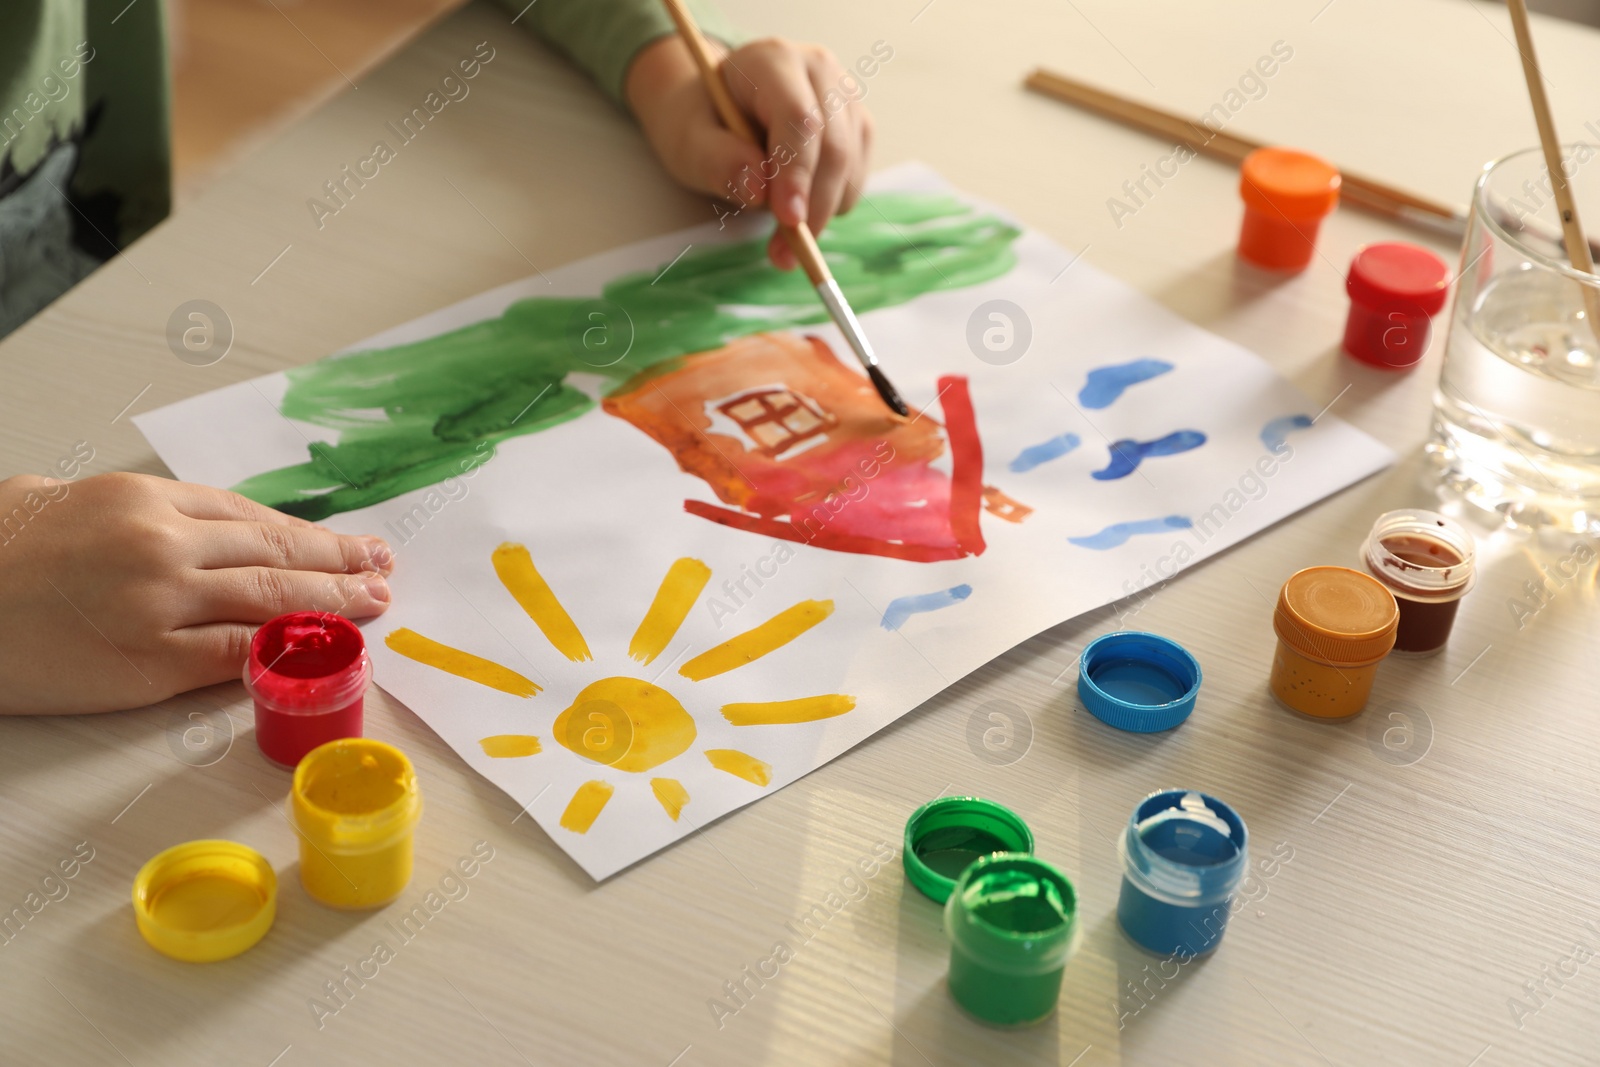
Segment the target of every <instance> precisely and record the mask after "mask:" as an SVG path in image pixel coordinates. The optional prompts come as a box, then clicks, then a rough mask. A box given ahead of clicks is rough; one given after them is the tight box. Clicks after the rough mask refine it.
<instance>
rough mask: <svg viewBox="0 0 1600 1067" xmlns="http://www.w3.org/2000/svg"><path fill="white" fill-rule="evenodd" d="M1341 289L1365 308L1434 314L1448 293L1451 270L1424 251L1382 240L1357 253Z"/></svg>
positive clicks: (1441, 305)
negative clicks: (1395, 309)
mask: <svg viewBox="0 0 1600 1067" xmlns="http://www.w3.org/2000/svg"><path fill="white" fill-rule="evenodd" d="M1344 287H1345V291H1346V292H1348V293H1349V294H1350V299H1351V300H1354V301H1356V302H1357V303H1359V304H1363V305H1365V306H1367V307H1376V308H1399V309H1404V310H1407V311H1420V312H1422V313H1423V314H1425V315H1437V314H1438V313H1439V309H1441V308H1443V307H1444V302H1445V298H1446V297H1447V296H1448V295H1449V293H1450V268H1449V267H1448V266H1446V265H1445V262H1444V260H1442V259H1440V258H1439V257H1438V256H1436V255H1434V254H1433V253H1432V252H1430V251H1428V250H1427V249H1426V248H1418V247H1417V246H1416V245H1412V244H1406V243H1405V242H1404V241H1385V242H1383V243H1382V244H1375V245H1367V247H1365V248H1363V249H1362V250H1361V251H1359V252H1357V253H1356V257H1355V258H1354V259H1352V260H1351V261H1350V274H1349V277H1347V278H1346V279H1345V283H1344Z"/></svg>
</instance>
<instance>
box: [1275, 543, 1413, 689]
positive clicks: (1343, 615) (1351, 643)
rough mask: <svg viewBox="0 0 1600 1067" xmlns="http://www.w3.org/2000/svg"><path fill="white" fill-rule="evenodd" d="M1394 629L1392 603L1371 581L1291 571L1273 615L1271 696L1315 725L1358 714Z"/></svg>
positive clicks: (1338, 572)
mask: <svg viewBox="0 0 1600 1067" xmlns="http://www.w3.org/2000/svg"><path fill="white" fill-rule="evenodd" d="M1399 625H1400V609H1399V607H1398V606H1397V605H1396V604H1395V600H1394V595H1393V594H1392V593H1390V592H1389V590H1388V589H1387V588H1385V586H1384V585H1383V583H1382V582H1380V581H1378V580H1377V579H1376V578H1374V577H1372V576H1371V575H1369V574H1363V573H1361V572H1360V571H1355V570H1351V569H1350V568H1349V567H1307V568H1306V569H1305V570H1302V571H1296V572H1295V573H1294V574H1292V575H1290V576H1289V580H1288V581H1286V582H1284V583H1283V589H1282V590H1281V591H1279V593H1278V606H1277V610H1276V611H1274V612H1273V615H1272V628H1273V630H1274V631H1275V632H1276V633H1277V635H1278V650H1277V653H1276V654H1275V655H1274V656H1273V658H1272V675H1271V678H1270V680H1269V682H1268V685H1269V687H1270V688H1271V690H1272V695H1273V696H1274V697H1276V698H1277V699H1278V701H1279V703H1281V704H1283V705H1284V706H1285V707H1287V708H1289V709H1291V710H1293V711H1298V712H1302V713H1304V714H1306V715H1312V716H1315V717H1316V718H1319V719H1345V718H1349V717H1350V716H1351V715H1355V714H1357V713H1358V712H1360V711H1361V709H1362V708H1364V707H1366V705H1367V697H1368V696H1369V695H1370V694H1371V692H1372V680H1373V677H1374V676H1375V675H1376V674H1377V673H1378V664H1379V663H1380V662H1382V661H1383V658H1384V657H1385V656H1387V655H1388V654H1389V650H1390V649H1391V648H1393V647H1394V638H1395V630H1396V628H1397V627H1398V626H1399Z"/></svg>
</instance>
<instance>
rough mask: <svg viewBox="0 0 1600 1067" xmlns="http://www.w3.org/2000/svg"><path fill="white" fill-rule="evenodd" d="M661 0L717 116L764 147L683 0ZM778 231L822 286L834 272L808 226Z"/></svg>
mask: <svg viewBox="0 0 1600 1067" xmlns="http://www.w3.org/2000/svg"><path fill="white" fill-rule="evenodd" d="M662 2H663V3H664V4H666V6H667V13H668V14H669V15H671V16H672V21H673V22H674V23H676V24H677V27H678V36H680V37H682V38H683V43H684V44H686V45H688V46H689V54H690V55H692V56H694V62H695V65H696V66H698V67H699V68H700V80H701V81H702V82H704V83H705V87H706V92H708V93H710V94H711V103H712V104H713V105H715V107H716V109H717V117H718V118H720V119H721V120H722V124H723V125H724V126H726V127H728V129H729V130H731V131H732V132H733V133H734V134H735V135H736V136H738V137H740V138H743V139H744V140H745V141H747V142H749V143H750V144H753V145H755V146H756V148H758V149H761V148H765V146H764V145H763V144H762V143H761V138H760V137H759V136H757V135H756V131H755V127H753V126H751V125H750V120H749V119H748V118H746V117H745V113H744V112H743V111H741V110H739V105H738V104H736V103H734V102H733V94H732V93H730V92H728V83H727V81H726V80H725V79H724V77H723V74H722V64H721V63H720V62H719V61H718V60H717V58H716V57H715V56H713V55H712V54H711V45H710V44H709V43H707V41H706V37H705V34H703V33H701V32H700V27H699V26H698V25H697V24H696V23H695V21H694V16H693V15H691V14H690V13H689V8H688V6H687V5H685V4H684V2H683V0H662ZM778 232H780V233H782V234H783V238H784V240H785V241H787V242H789V247H790V248H791V249H793V250H794V257H795V259H796V260H798V261H799V263H800V268H801V269H802V270H804V271H805V272H806V277H807V278H810V279H811V284H812V285H825V284H827V283H828V282H830V281H832V280H833V272H832V271H830V270H829V269H828V263H827V261H826V260H824V259H823V258H822V249H820V248H818V247H817V239H816V237H815V236H813V235H812V233H811V227H810V226H807V225H806V224H805V223H803V222H802V223H801V224H800V225H798V226H785V225H783V224H782V223H779V224H778Z"/></svg>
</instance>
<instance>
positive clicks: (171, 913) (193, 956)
mask: <svg viewBox="0 0 1600 1067" xmlns="http://www.w3.org/2000/svg"><path fill="white" fill-rule="evenodd" d="M277 914H278V876H277V875H276V874H275V873H274V872H273V870H272V867H271V865H269V864H268V863H267V861H266V859H265V858H264V857H263V856H262V855H261V853H259V852H257V851H256V850H255V849H253V848H247V847H246V846H244V845H241V844H238V843H237V842H234V841H188V842H185V843H184V844H181V845H174V846H173V847H171V848H169V849H167V850H166V851H165V852H162V853H160V854H158V855H156V856H155V857H153V858H152V859H151V860H150V861H149V862H148V863H146V864H145V865H144V866H143V867H141V868H140V869H139V873H138V875H137V876H136V877H135V878H134V879H133V917H134V920H135V921H136V922H137V923H138V924H139V933H140V934H141V935H142V936H143V937H144V939H145V940H146V941H148V942H149V943H150V947H151V948H153V949H155V950H156V951H157V952H160V953H162V954H164V955H167V956H171V957H172V958H173V959H175V960H183V961H184V962H186V963H211V962H213V961H215V960H225V959H228V958H229V957H231V956H237V955H238V954H239V953H241V952H243V951H245V950H246V949H248V948H251V947H252V946H253V945H255V943H256V942H257V941H260V940H261V939H262V938H263V937H265V936H266V933H267V931H268V930H270V929H272V920H273V919H274V918H276V917H277Z"/></svg>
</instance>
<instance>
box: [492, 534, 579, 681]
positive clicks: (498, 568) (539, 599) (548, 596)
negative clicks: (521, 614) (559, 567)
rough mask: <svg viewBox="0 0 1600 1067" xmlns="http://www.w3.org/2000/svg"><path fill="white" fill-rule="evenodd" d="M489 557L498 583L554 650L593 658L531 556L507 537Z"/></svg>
mask: <svg viewBox="0 0 1600 1067" xmlns="http://www.w3.org/2000/svg"><path fill="white" fill-rule="evenodd" d="M493 561H494V572H495V574H497V575H499V576H500V584H501V585H503V586H505V587H506V592H508V593H510V594H511V595H512V596H513V597H515V598H516V600H517V603H518V604H521V605H522V610H523V611H526V612H527V613H528V618H530V619H532V620H533V622H534V625H536V626H538V627H539V629H540V630H541V631H542V632H543V633H544V636H545V639H546V640H547V641H549V642H550V644H552V645H554V646H555V650H556V651H557V652H559V653H561V654H562V655H563V656H565V657H567V658H568V659H570V660H574V661H577V660H586V659H593V658H594V657H593V656H591V655H590V654H589V644H588V642H586V641H585V640H584V639H583V634H582V633H580V632H579V631H578V624H577V623H575V622H573V621H572V616H571V615H568V614H567V609H566V608H564V607H562V606H561V601H559V600H557V599H556V594H555V593H554V591H552V590H551V588H550V585H549V583H548V582H546V581H545V580H544V576H543V575H541V574H540V573H539V571H538V570H537V569H536V568H535V567H534V565H533V557H532V556H530V555H529V554H528V550H527V549H526V548H525V547H523V546H522V545H518V544H513V543H512V542H510V541H507V542H506V543H505V544H503V545H501V546H500V547H499V548H497V549H495V550H494V556H493Z"/></svg>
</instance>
